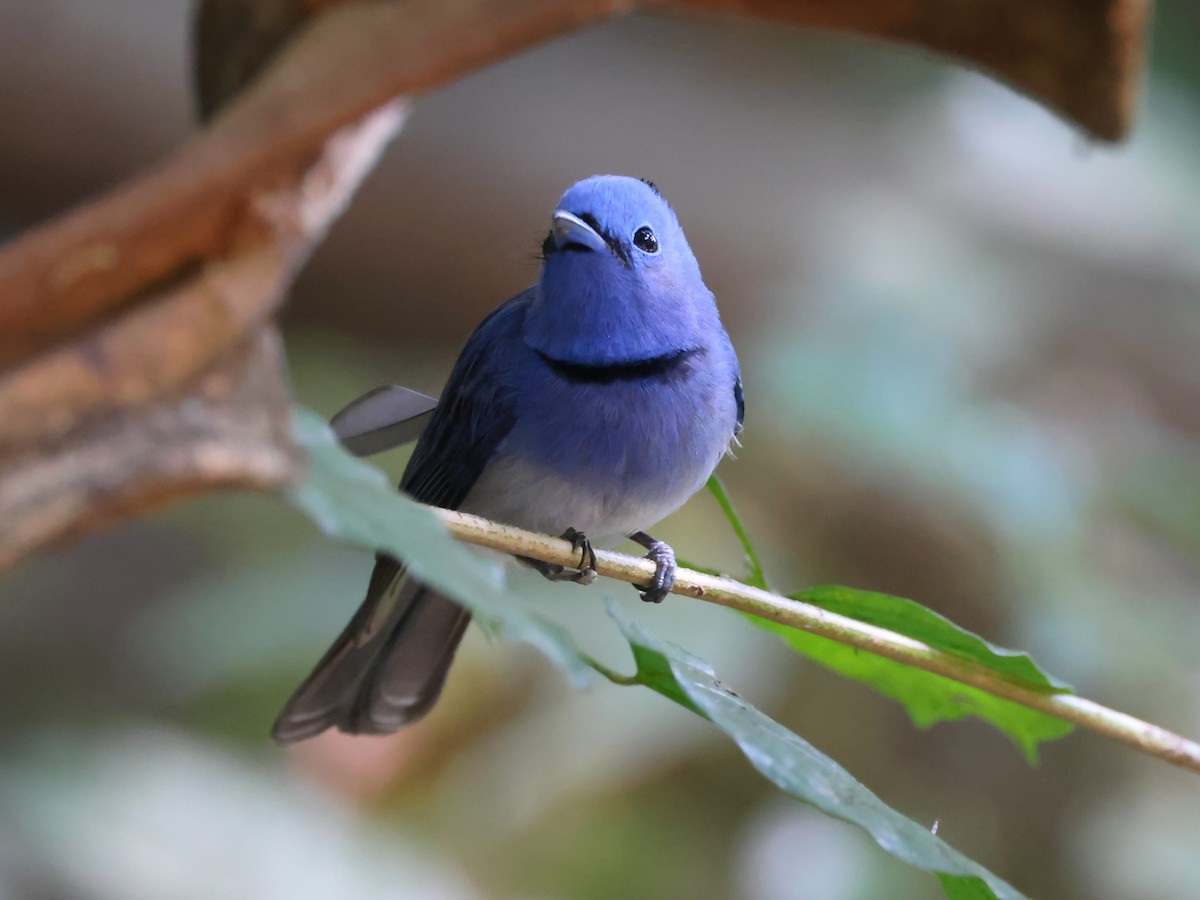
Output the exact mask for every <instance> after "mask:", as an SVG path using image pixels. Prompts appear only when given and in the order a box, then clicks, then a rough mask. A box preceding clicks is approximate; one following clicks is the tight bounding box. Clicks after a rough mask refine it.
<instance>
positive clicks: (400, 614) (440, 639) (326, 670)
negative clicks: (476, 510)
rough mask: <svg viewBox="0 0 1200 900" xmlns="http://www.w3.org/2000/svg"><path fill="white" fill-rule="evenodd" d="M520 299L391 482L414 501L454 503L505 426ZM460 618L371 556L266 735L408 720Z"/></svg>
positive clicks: (477, 348) (475, 340)
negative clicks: (350, 607) (361, 593)
mask: <svg viewBox="0 0 1200 900" xmlns="http://www.w3.org/2000/svg"><path fill="white" fill-rule="evenodd" d="M527 302H528V293H526V294H520V295H518V296H517V297H514V298H513V299H512V300H509V301H508V302H507V303H505V304H504V305H503V306H501V307H499V308H498V309H497V310H496V311H495V312H493V313H492V314H491V315H490V316H488V318H487V319H485V320H484V321H483V322H482V323H481V324H480V325H479V327H478V328H476V329H475V332H474V333H473V334H472V335H471V337H470V338H469V339H468V340H467V344H466V346H465V347H464V348H463V351H462V353H461V354H460V355H459V358H458V362H457V363H456V364H455V366H454V370H453V371H452V372H451V374H450V379H449V381H448V382H447V383H446V388H445V390H444V391H443V393H442V398H441V400H440V401H439V402H438V405H437V407H436V409H434V411H433V416H432V418H431V419H430V421H429V424H428V426H427V427H426V428H425V431H424V432H423V433H422V434H421V437H420V439H419V440H418V441H417V446H416V449H415V450H414V451H413V455H412V458H411V459H410V460H409V463H408V467H407V468H406V469H405V471H404V476H403V477H402V479H401V481H400V488H401V490H403V491H405V492H406V493H408V494H410V495H411V496H412V497H413V498H414V499H416V500H419V501H421V502H422V503H429V504H432V505H435V506H442V507H447V508H451V509H453V508H455V507H457V506H458V505H459V504H461V503H462V502H463V500H464V499H465V498H466V496H467V494H468V493H469V492H470V490H471V488H472V486H474V484H475V482H476V481H477V480H478V479H479V476H480V475H481V474H482V473H483V470H484V469H485V468H486V466H487V464H488V462H489V461H490V460H491V459H492V457H493V456H494V455H495V453H496V450H497V448H498V447H499V446H500V444H501V442H502V441H503V440H504V438H505V436H506V435H507V434H508V433H509V431H510V430H511V429H512V426H513V422H514V417H515V411H514V404H513V401H512V394H511V390H510V388H509V387H508V379H507V378H505V370H506V366H507V365H508V361H509V360H511V358H512V357H511V354H512V353H514V352H520V351H521V350H523V349H524V344H523V343H520V342H521V340H522V339H521V330H520V328H521V322H522V321H523V319H524V315H525V307H526V305H527ZM514 341H516V342H518V343H516V344H514V343H513V342H514ZM469 620H470V614H469V613H468V612H467V611H466V610H465V609H463V608H462V607H461V606H459V605H458V604H457V603H455V602H454V601H453V600H451V599H449V598H448V597H445V596H443V595H441V594H438V593H436V592H435V591H432V590H430V589H429V588H427V587H426V586H425V585H423V584H421V583H420V582H418V581H417V580H416V579H414V578H412V577H411V576H409V575H408V573H407V572H405V570H404V567H403V566H402V565H401V564H400V562H399V561H397V560H396V559H395V558H393V557H390V556H387V555H384V554H380V555H379V556H377V557H376V561H375V569H374V571H373V572H372V573H371V581H370V584H369V586H368V588H367V596H366V598H365V599H364V600H363V602H362V605H361V606H360V607H359V609H358V611H357V612H356V613H355V615H354V618H353V619H351V621H350V623H349V625H347V626H346V628H345V630H344V631H343V632H342V634H341V635H340V636H339V637H338V639H337V640H336V641H335V642H334V644H333V646H332V647H330V648H329V650H328V652H326V654H325V656H324V657H322V659H321V661H320V662H319V663H317V666H316V668H315V669H314V670H313V672H312V674H311V675H309V677H308V678H307V679H306V680H305V682H304V683H303V684H302V685H301V686H300V688H299V689H298V690H297V691H296V693H295V694H293V695H292V697H291V699H290V700H289V701H288V703H287V705H286V706H285V707H284V709H283V711H282V712H281V713H280V715H279V718H278V719H277V720H276V722H275V727H274V729H273V734H274V736H275V739H276V740H277V741H280V742H281V743H290V742H292V741H297V740H301V739H303V738H306V737H312V736H313V735H316V734H319V733H320V732H322V731H324V730H325V729H326V728H330V727H334V726H336V727H338V728H340V729H341V730H343V731H346V732H349V733H351V734H386V733H389V732H392V731H395V730H396V729H398V728H400V727H401V726H402V725H405V724H407V723H409V722H412V721H414V720H416V719H417V718H419V717H420V716H422V715H423V714H424V713H426V712H427V711H428V710H429V709H430V707H432V706H433V703H434V702H435V701H436V700H437V697H438V695H439V694H440V693H441V689H442V685H443V683H444V682H445V678H446V672H447V671H448V669H449V667H450V663H451V662H452V660H453V658H454V651H455V648H456V647H457V646H458V642H459V640H460V639H461V638H462V635H463V631H464V630H465V629H466V626H467V623H468V621H469Z"/></svg>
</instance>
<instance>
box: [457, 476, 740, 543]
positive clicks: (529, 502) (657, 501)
mask: <svg viewBox="0 0 1200 900" xmlns="http://www.w3.org/2000/svg"><path fill="white" fill-rule="evenodd" d="M716 463H717V459H713V460H712V462H711V464H709V465H704V466H699V467H695V471H691V472H678V473H675V476H674V477H671V478H669V479H663V482H662V483H661V484H657V485H655V484H649V485H646V484H643V485H639V486H637V487H630V486H622V485H619V484H608V485H606V484H603V482H604V481H606V479H602V478H594V479H588V478H587V477H586V476H582V475H581V476H580V477H579V478H576V479H568V478H565V477H564V476H562V475H560V474H558V473H555V472H548V471H546V470H542V469H538V468H535V467H534V466H532V465H530V464H529V463H525V462H520V461H516V460H512V459H501V460H497V461H496V462H494V463H492V464H491V465H489V466H488V468H487V470H486V471H485V472H484V474H483V476H482V477H481V478H480V479H479V482H478V483H477V484H476V485H475V487H474V488H472V490H471V493H470V494H468V495H467V499H466V501H465V502H464V503H463V504H462V506H461V509H462V510H463V511H464V512H469V513H474V514H475V515H479V516H484V517H486V518H489V519H495V520H497V521H499V522H505V523H507V524H509V525H516V526H518V527H520V528H528V529H529V530H531V531H542V532H546V533H548V534H561V533H562V532H564V531H566V530H567V529H568V528H576V529H578V530H579V531H582V532H583V533H584V534H586V535H587V536H588V537H589V538H590V539H591V540H592V541H594V542H596V543H605V542H610V541H615V540H617V539H619V538H621V537H623V536H624V535H627V534H630V533H632V532H634V531H641V530H643V529H647V528H649V527H650V526H652V525H653V524H654V523H655V522H658V521H660V520H661V519H663V518H665V517H666V516H668V515H670V514H671V513H673V512H674V511H675V510H677V509H678V508H679V507H681V506H682V505H683V504H684V503H685V502H686V501H687V499H688V498H689V497H690V496H691V495H692V494H694V493H695V492H696V491H697V490H699V489H700V488H701V487H702V486H703V485H704V482H705V481H706V480H707V479H708V476H709V475H710V474H712V470H713V468H714V467H715V466H716ZM589 482H590V483H589Z"/></svg>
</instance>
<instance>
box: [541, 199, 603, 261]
mask: <svg viewBox="0 0 1200 900" xmlns="http://www.w3.org/2000/svg"><path fill="white" fill-rule="evenodd" d="M550 230H551V232H552V233H553V234H554V244H555V246H556V247H558V249H559V250H563V249H565V248H567V247H573V248H575V249H579V250H595V251H597V252H600V251H602V250H607V249H608V244H606V243H605V241H604V238H603V237H601V236H600V235H599V234H598V233H597V232H596V229H594V228H592V226H591V225H589V224H588V223H587V222H585V221H583V219H581V218H579V216H576V215H574V214H573V213H569V212H567V211H566V210H565V209H558V210H555V211H554V218H553V219H552V220H551V224H550Z"/></svg>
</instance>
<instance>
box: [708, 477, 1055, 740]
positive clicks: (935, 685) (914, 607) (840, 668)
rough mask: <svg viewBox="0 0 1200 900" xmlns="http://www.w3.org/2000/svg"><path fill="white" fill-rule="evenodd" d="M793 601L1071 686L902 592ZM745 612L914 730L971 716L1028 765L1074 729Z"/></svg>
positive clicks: (813, 595) (729, 514)
mask: <svg viewBox="0 0 1200 900" xmlns="http://www.w3.org/2000/svg"><path fill="white" fill-rule="evenodd" d="M709 489H710V490H711V491H712V492H713V495H714V496H715V497H716V498H717V502H718V503H719V504H720V506H721V509H722V510H723V511H724V512H725V516H726V518H728V519H729V523H730V525H731V526H732V527H733V530H734V533H735V534H736V535H737V537H738V540H740V541H741V543H742V546H743V547H744V548H745V550H746V555H747V557H748V558H749V559H750V564H751V567H752V573H751V575H752V577H753V578H755V579H757V580H758V584H759V586H763V585H765V584H766V583H767V581H766V576H765V574H764V573H763V570H762V565H761V563H760V562H759V560H758V555H757V553H755V551H754V548H753V546H752V545H751V543H750V539H749V536H748V535H747V533H746V529H745V527H744V526H743V525H742V523H741V520H740V519H739V518H738V515H737V512H736V511H735V510H734V508H733V504H732V502H730V500H729V497H728V495H727V494H726V493H725V490H724V487H723V486H722V485H721V484H720V482H719V481H717V480H716V478H713V479H711V480H710V481H709ZM792 599H795V600H801V601H803V602H805V603H811V604H813V605H814V606H819V607H821V608H822V609H826V610H828V611H830V612H834V613H837V614H839V615H843V616H846V617H848V618H851V619H856V620H858V621H860V622H865V623H867V624H870V625H875V626H878V627H880V628H886V629H887V630H888V631H892V632H895V633H896V634H900V635H904V636H905V637H910V638H914V639H916V640H918V641H921V642H923V643H925V644H928V645H929V646H931V647H933V648H935V649H938V650H942V651H944V652H946V653H952V654H954V655H955V656H959V657H961V658H963V659H967V660H971V661H972V662H975V663H978V664H979V665H981V666H984V667H986V668H988V669H991V670H992V671H994V672H996V673H997V674H1000V675H1002V676H1004V677H1005V678H1006V679H1008V680H1010V681H1013V682H1016V683H1019V684H1022V685H1024V686H1025V687H1028V688H1032V689H1033V690H1040V691H1045V692H1047V693H1051V692H1068V691H1070V686H1069V685H1067V684H1065V683H1063V682H1061V681H1058V680H1056V679H1054V678H1051V677H1050V676H1049V675H1047V674H1046V673H1045V672H1043V671H1042V670H1041V669H1040V668H1038V666H1037V664H1036V663H1035V662H1034V661H1033V660H1032V659H1031V658H1030V657H1029V655H1028V654H1026V653H1022V652H1020V651H1015V650H1008V649H1005V648H1003V647H997V646H995V645H993V644H989V643H988V642H987V641H985V640H983V639H982V638H980V637H979V636H978V635H976V634H972V633H971V632H969V631H967V630H965V629H963V628H960V627H959V626H957V625H955V624H954V623H953V622H951V621H950V620H949V619H947V618H945V617H944V616H941V615H938V614H937V613H935V612H934V611H933V610H930V609H927V608H926V607H924V606H921V604H919V603H915V602H913V601H912V600H907V599H905V598H903V597H893V596H891V595H889V594H878V593H874V592H871V591H859V590H854V589H852V588H845V587H838V586H833V585H827V586H822V587H815V588H811V589H809V590H807V591H802V592H801V593H798V594H793V595H792ZM747 618H749V619H750V621H752V622H753V623H754V624H755V625H757V626H758V627H759V628H762V629H765V630H767V631H771V632H774V633H775V634H777V635H779V636H780V637H782V638H783V639H784V641H786V642H787V644H788V645H789V646H790V647H792V648H793V649H794V650H796V651H797V652H799V653H802V654H804V655H805V656H807V657H809V658H810V659H812V660H813V661H814V662H816V663H819V664H820V665H823V666H825V667H826V668H828V669H832V670H833V671H835V672H837V673H838V674H840V675H843V676H845V677H847V678H853V679H854V680H856V681H861V682H862V683H863V684H866V685H869V686H870V687H872V688H874V689H875V690H876V691H878V692H879V693H881V694H883V695H884V696H887V697H891V698H892V699H893V700H897V701H899V702H900V703H902V704H904V706H905V708H906V709H907V710H908V714H909V717H910V718H911V719H912V720H913V723H914V724H916V726H917V727H918V728H928V727H930V726H931V725H934V724H936V723H937V722H947V721H954V720H956V719H962V718H964V717H966V716H975V717H976V718H979V719H983V720H984V721H986V722H989V723H990V724H992V725H994V726H995V727H996V728H998V729H1000V731H1001V732H1002V733H1004V734H1005V735H1007V736H1008V737H1009V738H1011V739H1012V740H1013V741H1014V742H1015V743H1016V744H1017V746H1018V747H1020V748H1021V750H1022V751H1023V752H1024V754H1025V757H1026V759H1027V760H1028V761H1029V762H1030V763H1031V764H1032V763H1035V762H1037V747H1038V744H1040V743H1041V742H1042V741H1050V740H1055V739H1057V738H1061V737H1063V736H1064V735H1067V734H1070V733H1071V731H1072V730H1073V729H1074V726H1073V725H1071V724H1069V723H1067V722H1064V721H1062V720H1061V719H1056V718H1054V717H1053V716H1048V715H1046V714H1045V713H1040V712H1037V711H1036V710H1032V709H1029V708H1028V707H1026V706H1022V705H1021V704H1019V703H1013V702H1012V701H1011V700H1003V699H1001V698H999V697H995V696H993V695H991V694H989V693H987V692H986V691H981V690H979V689H978V688H974V687H970V686H968V685H964V684H962V683H961V682H958V681H954V680H953V679H950V678H946V677H944V676H941V675H934V674H932V673H930V672H925V671H922V670H921V669H914V668H912V667H911V666H906V665H903V664H901V663H898V662H894V661H892V660H890V659H885V658H883V657H881V656H875V655H874V654H872V653H866V652H864V651H861V650H858V649H855V648H853V647H848V646H846V645H845V644H840V643H838V642H836V641H832V640H829V639H828V638H824V637H819V636H817V635H814V634H809V633H808V632H805V631H800V630H799V629H796V628H791V627H789V626H787V625H781V624H779V623H777V622H769V621H766V620H764V619H760V618H758V617H756V616H747Z"/></svg>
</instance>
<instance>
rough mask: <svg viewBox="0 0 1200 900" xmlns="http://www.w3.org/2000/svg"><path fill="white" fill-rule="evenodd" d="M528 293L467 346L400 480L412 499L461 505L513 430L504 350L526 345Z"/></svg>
mask: <svg viewBox="0 0 1200 900" xmlns="http://www.w3.org/2000/svg"><path fill="white" fill-rule="evenodd" d="M529 296H530V295H529V292H525V293H523V294H518V295H517V296H516V297H514V298H513V299H511V300H509V301H508V302H507V303H505V304H504V305H503V306H501V307H500V308H499V309H497V310H496V311H495V312H493V313H492V314H491V315H490V316H488V317H487V318H486V319H484V320H483V322H482V323H480V325H479V327H478V328H476V329H475V332H474V333H473V334H472V335H471V337H470V338H469V339H468V340H467V343H466V346H465V347H463V351H462V353H461V354H460V355H459V357H458V362H457V363H455V365H454V370H453V371H452V372H451V373H450V380H449V381H448V382H447V383H446V389H445V390H444V391H443V392H442V396H441V399H439V400H438V405H437V408H436V409H435V410H434V411H433V418H432V419H431V420H430V422H429V424H428V425H427V426H426V428H425V431H424V432H422V434H421V437H420V439H419V440H418V441H417V446H416V449H415V450H413V455H412V459H410V460H409V462H408V467H407V468H406V469H405V470H404V475H403V477H402V478H401V479H400V489H401V490H402V491H404V492H405V493H407V494H409V495H410V496H412V497H413V498H414V499H416V500H419V501H421V502H422V503H429V504H431V505H433V506H442V507H446V508H448V509H454V508H456V507H458V505H459V504H461V503H462V502H463V500H464V499H465V498H466V496H467V494H468V493H469V492H470V490H471V488H472V487H473V486H474V485H475V482H476V481H478V480H479V476H480V474H482V472H483V470H484V468H485V467H486V466H487V464H488V462H489V461H490V460H491V458H492V456H494V455H495V453H496V448H497V447H499V446H500V442H501V441H503V440H504V438H505V437H506V436H507V435H508V433H509V431H511V430H512V427H513V422H514V415H515V413H514V404H513V397H512V389H511V387H510V385H509V384H508V379H506V378H505V377H504V373H505V371H506V369H507V367H508V364H509V358H508V357H506V354H510V353H514V352H521V351H522V350H524V349H525V345H524V342H523V340H522V338H521V323H522V322H523V321H524V319H525V309H526V307H527V306H528V302H529Z"/></svg>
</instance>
